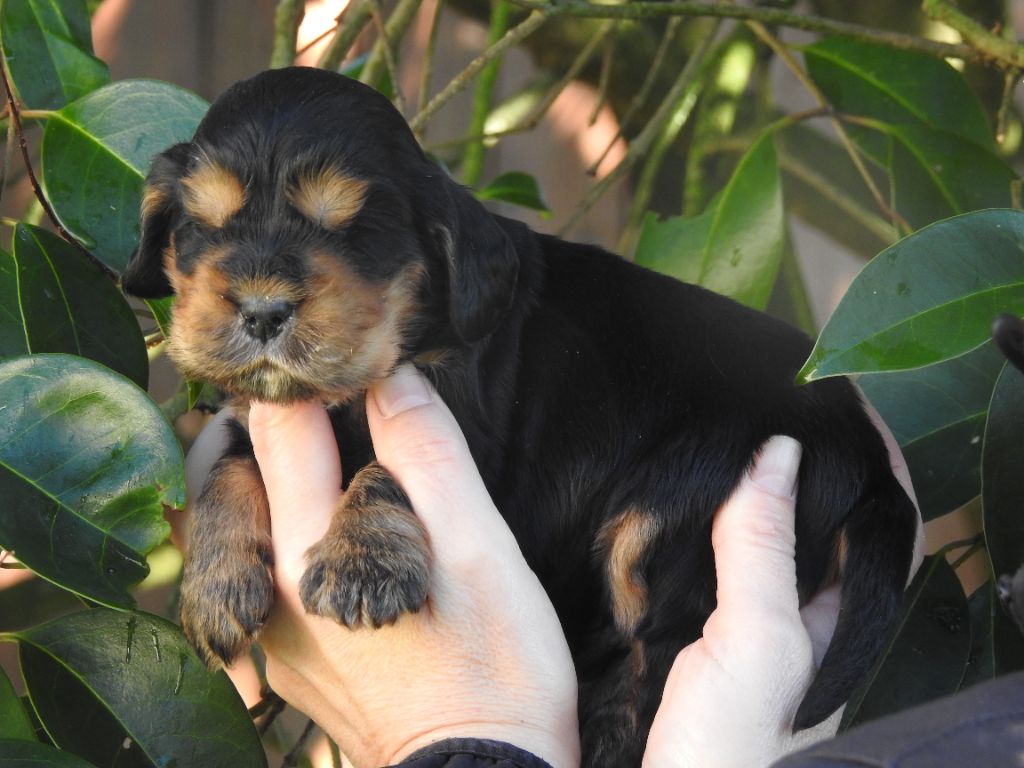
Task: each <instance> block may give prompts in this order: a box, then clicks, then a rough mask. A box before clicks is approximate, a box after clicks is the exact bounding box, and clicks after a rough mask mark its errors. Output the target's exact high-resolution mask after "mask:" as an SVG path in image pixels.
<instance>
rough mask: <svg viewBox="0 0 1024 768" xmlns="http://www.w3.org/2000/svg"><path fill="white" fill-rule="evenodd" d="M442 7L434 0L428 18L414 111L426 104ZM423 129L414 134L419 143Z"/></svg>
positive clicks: (440, 3) (440, 2)
mask: <svg viewBox="0 0 1024 768" xmlns="http://www.w3.org/2000/svg"><path fill="white" fill-rule="evenodd" d="M443 9H444V3H443V2H442V0H434V17H433V18H432V19H431V20H430V33H429V34H428V35H427V47H426V49H425V50H424V51H423V61H422V64H421V66H422V71H421V72H420V92H419V93H418V94H416V111H417V112H422V111H423V108H424V107H425V106H426V105H427V99H428V98H430V97H429V95H428V94H429V93H430V78H431V76H432V75H433V74H434V57H435V56H436V55H437V33H438V30H439V29H440V28H441V11H442V10H443ZM425 133H426V131H425V130H423V131H420V132H419V133H417V134H416V138H417V139H419V141H420V143H422V142H423V138H424V134H425Z"/></svg>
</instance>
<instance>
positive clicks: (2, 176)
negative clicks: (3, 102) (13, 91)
mask: <svg viewBox="0 0 1024 768" xmlns="http://www.w3.org/2000/svg"><path fill="white" fill-rule="evenodd" d="M8 109H10V107H8ZM17 136H18V134H17V133H16V131H15V130H14V121H13V120H8V121H7V139H6V140H5V141H4V158H3V165H2V166H0V200H2V199H3V195H4V189H6V187H7V169H8V168H10V167H11V152H12V151H13V150H14V141H15V139H17Z"/></svg>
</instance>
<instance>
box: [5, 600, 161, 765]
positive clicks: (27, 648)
mask: <svg viewBox="0 0 1024 768" xmlns="http://www.w3.org/2000/svg"><path fill="white" fill-rule="evenodd" d="M122 615H124V614H122ZM18 666H19V667H20V668H21V675H22V677H23V678H24V680H25V685H26V687H27V688H28V691H29V698H30V700H31V702H32V709H33V710H34V711H35V712H36V714H37V716H38V717H39V719H40V722H41V723H42V724H43V728H44V731H45V733H46V736H47V737H48V739H49V740H50V741H51V742H52V743H53V744H56V745H57V746H58V747H60V748H61V749H62V750H64V751H65V752H71V753H73V754H75V755H78V756H79V757H82V758H85V759H86V760H88V761H89V762H90V763H92V764H93V765H97V766H100V767H101V768H153V763H152V762H151V761H150V760H148V759H147V758H146V756H145V754H143V752H142V750H140V749H139V748H138V747H137V746H135V744H133V742H132V739H131V736H129V734H128V732H127V731H126V730H125V729H124V727H123V726H122V725H121V723H119V722H118V721H117V718H115V717H114V716H113V715H112V714H111V713H110V710H108V709H107V708H106V707H104V706H103V704H102V703H101V702H100V701H98V700H97V699H96V697H95V696H93V695H92V693H91V692H90V691H89V689H88V687H86V686H85V685H83V684H82V683H81V682H79V680H78V678H77V677H75V675H74V673H73V672H72V671H71V670H69V669H67V667H65V666H63V665H61V664H60V663H59V662H57V661H55V660H54V659H52V658H51V657H50V656H48V655H47V654H46V653H44V652H43V651H41V650H39V649H37V648H36V647H35V646H33V645H30V644H28V643H23V644H21V645H20V646H19V648H18ZM71 713H74V714H73V716H71ZM126 746H127V748H126Z"/></svg>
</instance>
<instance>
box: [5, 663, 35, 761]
mask: <svg viewBox="0 0 1024 768" xmlns="http://www.w3.org/2000/svg"><path fill="white" fill-rule="evenodd" d="M0 739H27V740H28V741H35V740H36V731H35V728H33V727H32V721H31V720H29V719H28V714H27V713H26V712H25V708H24V707H23V706H22V705H21V699H20V698H19V697H18V694H17V693H16V692H15V690H14V686H13V685H11V681H10V679H9V678H8V677H7V674H6V673H5V672H4V670H3V668H0ZM0 754H3V752H2V751H0Z"/></svg>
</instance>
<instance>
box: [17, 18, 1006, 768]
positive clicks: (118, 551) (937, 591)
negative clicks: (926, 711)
mask: <svg viewBox="0 0 1024 768" xmlns="http://www.w3.org/2000/svg"><path fill="white" fill-rule="evenodd" d="M1022 32H1024V7H1022V6H1021V4H1019V3H1014V2H1012V1H1010V0H1007V2H1002V1H1000V0H961V2H959V3H958V4H956V5H955V6H954V5H953V4H952V3H950V2H947V0H925V2H924V3H923V4H919V3H917V2H905V1H902V0H901V1H898V2H894V1H893V0H862V1H861V2H857V3H846V2H838V1H837V0H806V1H804V2H792V1H787V0H764V1H763V2H736V3H728V2H727V3H715V4H707V3H698V2H690V1H689V0H671V1H666V2H632V3H602V4H593V3H590V2H587V1H586V0H559V2H556V3H550V4H549V3H546V2H537V1H536V0H448V2H445V3H441V2H439V1H438V0H388V1H387V2H383V1H382V0H348V2H344V0H333V1H332V0H309V2H303V1H302V0H279V2H273V0H254V2H241V1H240V0H216V2H203V0H188V1H186V2H181V3H175V4H166V3H157V2H154V1H153V0H103V1H102V2H99V1H97V0H92V1H90V2H86V1H85V0H2V2H0V44H2V46H3V75H4V78H3V79H4V81H5V86H6V90H5V95H6V96H7V109H6V110H5V112H4V116H3V121H4V122H3V126H4V128H5V131H6V136H7V142H6V152H5V156H4V163H3V174H2V180H0V181H2V184H0V186H2V191H3V199H2V201H0V214H2V216H3V218H2V220H0V223H2V225H3V226H4V227H5V228H6V230H5V231H6V234H5V235H3V240H2V241H0V547H3V554H2V557H0V565H2V566H3V567H2V569H0V639H2V640H5V641H7V642H5V643H2V644H0V665H2V666H0V766H4V765H22V764H26V761H29V760H31V761H34V762H33V764H35V765H55V766H56V765H76V766H81V765H93V766H98V767H99V768H104V767H106V766H117V767H118V768H122V767H124V766H135V765H139V766H162V765H172V764H178V765H223V764H240V763H243V762H244V763H245V764H252V765H262V764H268V761H272V762H275V763H281V764H284V765H299V764H309V765H318V766H319V765H332V764H338V765H340V757H339V756H338V754H337V749H336V748H335V747H333V745H331V744H329V743H328V742H327V741H326V739H324V738H323V737H321V736H318V735H317V734H316V733H315V729H313V728H312V727H311V726H304V725H303V723H302V721H301V720H300V721H295V720H294V719H293V720H289V719H288V718H287V717H284V718H279V717H277V715H278V714H279V711H280V705H279V702H277V701H275V700H274V699H273V697H267V696H261V688H262V686H261V682H260V671H259V670H260V662H259V658H258V656H257V657H254V659H253V660H252V661H251V662H246V663H241V664H239V665H236V668H235V669H234V670H232V672H231V677H230V679H229V677H228V676H226V675H225V674H224V673H218V674H215V675H214V674H210V673H207V672H206V671H205V670H204V669H202V667H201V665H200V664H199V662H198V661H197V659H196V658H195V656H194V654H193V653H192V651H191V650H190V649H189V648H188V647H187V644H186V643H185V642H184V641H183V639H182V637H181V634H180V632H179V631H178V629H177V628H176V627H175V626H174V624H173V623H171V622H170V621H168V620H167V618H173V616H174V607H173V604H174V590H175V584H176V580H177V577H178V572H179V570H180V564H181V558H180V554H178V550H177V548H176V546H175V544H177V543H180V537H178V536H177V535H176V534H172V533H171V531H172V529H173V530H177V529H179V528H180V525H181V517H182V512H181V511H180V510H181V509H182V508H183V507H184V500H185V488H184V468H183V460H182V449H183V448H187V446H188V445H189V443H190V441H191V440H192V439H193V438H194V436H195V434H196V433H197V431H198V428H199V426H200V425H201V423H202V421H203V418H204V413H205V412H206V411H207V410H208V409H206V408H204V407H203V406H204V403H209V402H211V401H212V400H214V399H215V393H210V392H209V391H208V390H206V389H205V388H203V386H202V384H201V382H181V381H180V380H178V379H177V378H176V377H175V376H174V375H173V373H172V372H171V371H170V370H169V367H168V365H167V363H166V361H165V360H164V358H163V343H164V330H165V328H166V322H167V317H168V307H169V303H168V302H167V301H160V302H149V303H146V304H142V303H135V302H128V301H127V300H126V299H125V297H124V296H123V295H122V294H121V293H120V291H119V289H118V285H117V281H118V274H119V272H120V270H121V269H122V268H123V267H124V265H125V263H126V261H127V259H128V257H129V255H130V254H131V251H132V249H133V248H134V246H135V244H136V242H137V237H138V225H137V211H138V206H139V199H140V194H141V188H142V180H143V178H144V176H145V173H146V170H147V168H148V165H149V162H150V160H151V158H152V157H153V156H154V154H156V153H157V152H159V151H160V150H162V149H163V148H165V147H166V146H168V145H170V144H172V143H174V142H176V141H181V140H184V139H187V138H188V137H189V136H190V135H191V133H192V131H193V130H194V128H195V125H196V124H197V122H198V121H199V119H200V118H201V117H202V115H203V113H204V111H205V109H206V106H207V102H208V100H210V99H212V98H214V97H215V96H216V95H217V93H219V92H220V91H221V90H222V89H223V88H224V87H226V86H227V85H229V84H230V83H231V82H233V81H234V80H236V79H238V78H240V77H244V76H248V75H251V74H254V73H255V72H257V71H259V70H260V69H262V68H264V67H266V66H268V65H270V66H285V65H289V64H292V63H294V62H298V63H302V64H307V65H315V66H321V67H324V68H330V69H335V70H338V71H343V72H345V73H346V74H348V75H349V76H352V77H358V78H359V79H361V80H363V81H365V82H368V83H370V84H371V85H373V86H375V87H377V88H379V89H380V90H382V91H383V92H384V93H386V94H387V95H388V96H389V97H391V98H392V99H393V100H394V102H395V103H396V105H397V106H398V107H399V109H400V110H402V112H403V113H404V114H405V115H406V117H407V118H408V119H409V121H410V124H411V125H412V126H413V128H414V130H415V131H416V133H417V136H418V137H419V138H420V140H421V142H422V143H423V145H424V147H425V148H426V149H427V151H428V152H430V153H432V155H433V156H434V157H436V158H437V159H438V161H439V162H441V163H442V164H443V165H445V167H446V168H447V169H448V170H449V172H450V173H452V174H453V175H454V176H455V177H457V178H458V179H460V180H461V181H462V182H463V183H465V184H467V185H468V186H470V187H472V188H473V189H474V190H475V191H476V193H477V194H478V196H479V197H480V198H481V199H483V200H485V201H487V202H488V205H491V206H493V207H494V208H495V209H496V210H498V211H499V212H501V213H505V214H511V215H515V216H518V217H520V218H523V219H524V220H526V221H528V222H529V223H531V225H533V226H535V227H536V228H538V229H541V230H544V231H549V232H557V233H564V234H566V235H567V236H571V237H573V238H576V239H584V240H590V241H595V242H599V243H602V244H604V245H606V246H608V247H610V248H614V249H617V250H618V251H619V252H620V253H622V254H623V255H624V256H625V257H626V258H631V259H635V260H636V261H637V262H639V263H641V264H644V265H646V266H648V267H651V268H653V269H657V270H659V271H662V272H665V273H668V274H671V275H674V276H676V277H678V278H680V279H683V280H687V281H690V282H696V283H700V284H702V285H705V286H707V287H709V288H711V289H713V290H716V291H719V292H721V293H724V294H726V295H729V296H732V297H733V298H735V299H736V300H738V301H741V302H743V303H745V304H748V305H749V306H753V307H756V308H758V309H765V310H767V311H769V312H771V313H774V314H776V315H779V316H781V317H783V318H785V319H787V320H789V321H790V322H792V323H794V324H795V325H797V326H799V327H801V328H803V329H804V330H805V331H806V332H807V333H808V334H809V335H811V336H814V337H816V338H817V344H816V346H815V349H814V352H813V353H812V355H811V357H810V359H809V360H808V361H807V364H806V365H805V367H804V370H803V371H802V372H801V374H800V379H801V380H802V381H810V380H813V379H815V378H821V377H824V376H832V375H840V374H847V375H856V376H857V377H858V382H859V384H860V386H861V388H862V389H863V391H864V392H865V394H866V396H867V397H868V398H869V399H870V400H871V402H872V403H873V404H874V405H875V406H876V407H877V408H878V409H879V411H881V413H882V414H883V416H884V417H885V418H886V420H887V421H888V423H889V424H890V426H891V427H892V429H893V431H894V433H895V434H896V436H897V438H898V439H899V441H900V442H901V445H902V446H903V450H904V452H905V455H906V458H907V461H908V463H909V465H910V469H911V473H912V475H913V477H914V481H915V486H916V489H917V495H918V498H919V501H920V504H921V508H922V513H923V515H924V517H925V519H926V521H928V525H927V533H928V551H929V552H930V553H931V554H930V556H929V558H928V559H927V560H926V562H925V565H924V567H923V568H922V570H921V572H920V573H919V575H918V577H917V578H916V579H915V581H914V583H913V584H911V585H910V588H909V589H908V592H907V598H906V606H905V615H904V619H903V621H902V622H901V623H900V626H899V627H898V629H897V632H896V633H895V634H894V636H893V637H892V639H891V642H890V645H889V647H888V650H887V653H886V654H885V657H884V658H883V659H882V660H881V662H880V663H879V665H878V667H877V668H876V669H875V670H874V671H873V672H872V674H871V676H870V678H869V680H867V681H866V683H865V685H864V686H863V688H862V689H861V690H860V691H859V692H858V694H857V696H856V697H855V698H854V699H853V701H851V703H850V705H849V706H848V708H847V711H846V717H845V720H844V724H845V725H849V724H852V723H856V722H861V721H863V720H867V719H871V718H874V717H878V716H880V715H883V714H886V713H888V712H892V711H896V710H899V709H903V708H906V707H908V706H912V705H913V704H915V703H918V702H922V701H926V700H928V699H931V698H934V697H936V696H940V695H943V694H946V693H952V692H955V691H957V690H959V689H961V688H964V687H966V686H969V685H973V684H975V683H977V682H980V681H983V680H985V679H990V678H992V677H994V676H997V675H1001V674H1004V673H1006V672H1009V671H1012V670H1016V669H1020V668H1022V667H1024V640H1022V638H1021V635H1020V633H1019V631H1018V628H1017V627H1016V625H1015V624H1014V620H1013V616H1012V612H1011V611H1009V610H1007V609H1006V608H1005V607H1004V605H1003V603H1002V602H1001V600H1000V592H1001V591H1002V592H1004V593H1005V592H1006V591H1007V588H1006V586H1005V585H1006V584H1007V583H1008V581H1007V580H1006V579H1005V578H1004V580H1003V584H1004V588H1003V589H1002V590H1001V589H1000V581H999V579H1000V577H1009V576H1010V575H1011V574H1013V573H1014V572H1016V571H1017V569H1018V567H1019V566H1020V565H1021V560H1022V557H1024V516H1022V515H1021V512H1020V510H1021V503H1022V499H1024V487H1021V486H1022V485H1024V480H1022V479H1021V475H1020V472H1019V467H1020V466H1021V463H1022V460H1024V455H1022V453H1024V441H1022V440H1021V439H1020V435H1021V430H1020V426H1021V424H1022V423H1024V381H1022V378H1021V374H1020V373H1019V372H1017V371H1016V370H1015V369H1014V368H1013V367H1011V366H1008V365H1007V363H1006V361H1005V358H1004V357H1003V355H1002V354H1000V352H999V351H998V350H997V349H996V348H995V346H994V345H993V344H992V343H991V342H990V341H989V335H990V327H991V324H992V322H993V319H994V318H995V317H996V316H997V315H999V314H1000V313H1011V314H1012V315H1014V316H1019V315H1021V314H1024V213H1021V212H1020V211H1019V208H1020V181H1019V172H1020V169H1021V159H1022V149H1021V139H1022V128H1021V119H1020V104H1021V100H1020V99H1019V98H1018V95H1017V85H1018V83H1019V81H1020V77H1021V73H1022V71H1024V46H1021V44H1020V43H1019V42H1018V39H1019V38H1020V37H1021V34H1022ZM854 274H857V276H856V278H855V279H854ZM840 296H841V297H842V300H841V301H839V297H840ZM833 310H834V311H833ZM826 319H827V322H825V321H826ZM685 332H686V329H685V328H681V329H680V333H685ZM1011 341H1012V339H1011ZM1022 349H1024V347H1022ZM197 405H198V407H197ZM172 541H173V542H174V543H172ZM1018 581H1024V580H1022V579H1018ZM1011 591H1012V590H1011ZM162 617H163V618H162ZM3 670H6V673H4V672H3ZM247 708H249V709H250V711H248V712H247ZM254 722H255V725H254Z"/></svg>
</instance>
